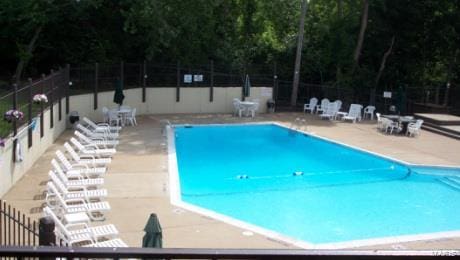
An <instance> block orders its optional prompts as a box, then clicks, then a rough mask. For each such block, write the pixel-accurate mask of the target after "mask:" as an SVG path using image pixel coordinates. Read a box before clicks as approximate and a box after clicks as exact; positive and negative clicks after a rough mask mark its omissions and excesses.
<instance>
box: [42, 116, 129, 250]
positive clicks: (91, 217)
mask: <svg viewBox="0 0 460 260" xmlns="http://www.w3.org/2000/svg"><path fill="white" fill-rule="evenodd" d="M83 122H85V123H86V125H85V126H83V125H81V124H78V125H77V130H76V131H75V136H74V137H71V138H70V139H69V141H68V142H65V143H64V146H63V148H64V149H65V150H66V153H64V152H62V151H60V150H57V151H56V158H53V159H52V160H51V166H52V170H50V171H49V181H48V183H47V192H46V206H45V207H44V208H43V212H44V214H45V216H48V217H50V218H52V219H53V221H54V223H55V233H56V239H57V241H56V243H57V244H61V245H65V246H84V247H127V245H126V243H124V242H123V241H122V240H121V239H119V238H117V236H118V234H119V232H118V230H117V229H116V227H115V226H114V225H112V224H107V225H94V224H92V222H94V221H102V220H105V213H106V212H107V211H109V210H110V204H109V203H108V202H107V201H106V198H107V194H108V192H107V190H106V189H104V188H103V186H104V176H105V174H106V172H107V167H108V165H109V164H110V163H111V161H112V156H113V155H114V154H115V153H116V146H117V145H118V143H119V141H118V137H119V131H120V130H121V127H118V126H110V125H108V124H96V123H94V122H93V121H91V120H89V119H88V118H83Z"/></svg>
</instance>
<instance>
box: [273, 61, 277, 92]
mask: <svg viewBox="0 0 460 260" xmlns="http://www.w3.org/2000/svg"><path fill="white" fill-rule="evenodd" d="M276 69H277V68H276V62H274V63H273V93H272V96H273V99H274V100H276V99H277V98H278V75H277V73H278V72H277V71H276Z"/></svg>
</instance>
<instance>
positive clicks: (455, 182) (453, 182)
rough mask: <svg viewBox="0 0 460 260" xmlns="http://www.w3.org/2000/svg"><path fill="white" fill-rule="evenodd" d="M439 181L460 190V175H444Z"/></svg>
mask: <svg viewBox="0 0 460 260" xmlns="http://www.w3.org/2000/svg"><path fill="white" fill-rule="evenodd" d="M439 181H440V182H442V183H443V184H445V185H447V186H449V187H450V188H453V189H455V190H457V191H460V177H444V178H440V179H439Z"/></svg>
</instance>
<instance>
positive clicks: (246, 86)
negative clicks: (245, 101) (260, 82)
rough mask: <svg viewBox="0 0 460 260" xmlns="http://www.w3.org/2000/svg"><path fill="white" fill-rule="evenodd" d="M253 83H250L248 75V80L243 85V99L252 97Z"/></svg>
mask: <svg viewBox="0 0 460 260" xmlns="http://www.w3.org/2000/svg"><path fill="white" fill-rule="evenodd" d="M250 89H251V81H249V75H248V74H246V79H245V80H244V85H243V97H249V96H250V95H251V91H250Z"/></svg>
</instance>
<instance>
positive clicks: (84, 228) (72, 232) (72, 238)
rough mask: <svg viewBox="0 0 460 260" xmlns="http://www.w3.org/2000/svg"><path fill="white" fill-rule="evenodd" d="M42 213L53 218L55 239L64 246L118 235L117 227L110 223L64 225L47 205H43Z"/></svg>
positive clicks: (92, 241) (93, 242) (94, 241)
mask: <svg viewBox="0 0 460 260" xmlns="http://www.w3.org/2000/svg"><path fill="white" fill-rule="evenodd" d="M43 213H44V214H45V216H49V217H51V218H52V219H53V222H54V225H55V233H56V239H58V241H59V242H62V243H63V244H64V245H66V246H71V245H73V244H78V243H81V242H89V243H90V244H95V243H97V242H98V240H100V239H113V238H115V236H117V235H118V230H117V228H116V227H115V226H114V225H112V224H108V225H100V226H92V227H90V226H88V224H86V223H75V224H67V225H64V224H63V223H62V222H61V220H60V219H59V218H58V217H57V215H56V214H55V213H54V212H53V210H51V209H50V208H49V207H44V208H43ZM58 244H61V243H58Z"/></svg>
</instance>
